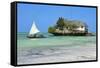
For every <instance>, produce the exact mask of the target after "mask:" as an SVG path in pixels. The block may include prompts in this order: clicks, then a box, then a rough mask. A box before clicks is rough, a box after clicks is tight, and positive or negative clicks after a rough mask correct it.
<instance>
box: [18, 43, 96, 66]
mask: <svg viewBox="0 0 100 68" xmlns="http://www.w3.org/2000/svg"><path fill="white" fill-rule="evenodd" d="M17 56H18V59H17V60H18V65H20V64H38V63H53V62H71V61H86V60H96V44H93V43H92V44H87V45H81V46H80V45H73V46H67V45H59V46H47V47H31V48H30V47H29V48H18V54H17Z"/></svg>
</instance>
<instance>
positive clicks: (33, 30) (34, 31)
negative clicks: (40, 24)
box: [29, 22, 40, 35]
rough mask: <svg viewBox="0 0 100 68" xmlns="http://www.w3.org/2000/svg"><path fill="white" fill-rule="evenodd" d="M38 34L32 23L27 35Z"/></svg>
mask: <svg viewBox="0 0 100 68" xmlns="http://www.w3.org/2000/svg"><path fill="white" fill-rule="evenodd" d="M38 32H40V31H39V30H38V29H37V27H36V25H35V22H33V24H32V27H31V29H30V32H29V35H33V34H36V33H38Z"/></svg>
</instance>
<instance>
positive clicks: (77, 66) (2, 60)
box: [0, 0, 100, 68]
mask: <svg viewBox="0 0 100 68" xmlns="http://www.w3.org/2000/svg"><path fill="white" fill-rule="evenodd" d="M12 1H13V0H0V68H13V66H11V65H10V3H11V2H12ZM24 1H30V2H33V1H37V2H39V1H40V2H49V3H50V2H51V3H64V4H79V5H96V6H99V7H100V2H99V0H24ZM99 11H100V8H99ZM98 16H100V13H99V14H98ZM99 21H100V19H99ZM98 25H100V22H99V23H98ZM99 29H100V27H99ZM99 34H100V32H99ZM99 44H100V43H99ZM99 49H100V47H99ZM99 51H100V50H99ZM99 56H100V54H99ZM99 66H100V61H99V62H88V63H71V64H57V65H41V66H26V67H25V68H27V67H29V68H33V67H34V68H99ZM23 67H24V66H23Z"/></svg>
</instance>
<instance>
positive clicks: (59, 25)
mask: <svg viewBox="0 0 100 68" xmlns="http://www.w3.org/2000/svg"><path fill="white" fill-rule="evenodd" d="M80 26H85V28H86V32H88V29H87V25H86V24H85V23H83V22H81V21H76V20H66V19H64V18H62V17H59V19H58V20H57V22H56V25H54V26H53V27H49V28H48V32H49V33H54V32H55V31H56V29H59V30H62V31H63V30H64V28H66V29H67V30H70V31H73V29H75V28H78V27H80Z"/></svg>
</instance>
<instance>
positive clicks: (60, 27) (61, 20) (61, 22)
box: [56, 17, 65, 30]
mask: <svg viewBox="0 0 100 68" xmlns="http://www.w3.org/2000/svg"><path fill="white" fill-rule="evenodd" d="M56 26H57V27H58V28H59V29H61V30H63V27H64V26H65V22H64V18H62V17H60V18H59V19H58V21H57V23H56Z"/></svg>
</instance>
